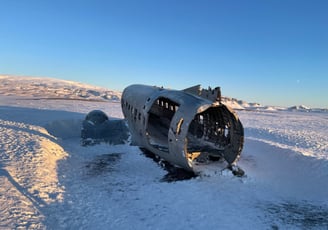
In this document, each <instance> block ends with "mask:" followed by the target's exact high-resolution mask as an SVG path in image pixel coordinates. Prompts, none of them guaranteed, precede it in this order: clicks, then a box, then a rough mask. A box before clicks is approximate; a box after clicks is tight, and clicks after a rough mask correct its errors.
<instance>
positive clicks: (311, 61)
mask: <svg viewBox="0 0 328 230" xmlns="http://www.w3.org/2000/svg"><path fill="white" fill-rule="evenodd" d="M0 3H1V13H0V31H1V36H0V74H11V75H25V76H39V77H40V76H41V77H42V76H45V77H53V78H60V79H66V80H74V81H79V82H84V83H89V84H93V85H97V86H103V87H107V88H110V89H115V90H123V89H124V87H126V86H128V85H130V84H134V83H142V84H150V85H158V86H164V87H170V88H175V89H183V88H187V87H189V86H192V85H195V84H201V85H202V86H203V87H205V88H207V87H208V86H212V87H215V86H221V88H222V94H223V95H226V96H230V97H234V98H238V99H243V100H246V101H249V102H259V103H261V104H263V105H282V106H290V105H298V104H304V105H307V106H311V107H326V108H328V13H327V12H328V1H326V0H321V1H320V0H307V1H305V0H265V1H264V0H258V1H254V0H226V1H223V0H198V1H195V0H184V1H181V0H149V1H146V0H116V1H110V0H107V1H105V0H103V1H100V0H79V1H77V0H74V1H73V0H55V1H53V0H29V1H24V0H0Z"/></svg>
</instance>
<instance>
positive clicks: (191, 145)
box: [121, 85, 244, 172]
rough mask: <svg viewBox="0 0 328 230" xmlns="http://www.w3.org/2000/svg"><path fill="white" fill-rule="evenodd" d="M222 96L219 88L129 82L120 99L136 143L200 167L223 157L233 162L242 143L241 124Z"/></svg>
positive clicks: (175, 162)
mask: <svg viewBox="0 0 328 230" xmlns="http://www.w3.org/2000/svg"><path fill="white" fill-rule="evenodd" d="M220 99H221V93H220V88H219V87H217V88H215V89H213V90H212V89H210V88H209V89H208V90H204V89H201V88H200V86H194V87H191V88H188V89H185V90H170V89H165V88H160V87H155V86H147V85H131V86H128V87H127V88H125V89H124V91H123V95H122V100H121V103H122V111H123V114H124V117H125V119H126V120H127V123H128V126H129V129H130V132H131V136H132V144H134V145H137V146H140V147H142V148H145V149H147V150H149V151H151V152H152V153H154V154H156V155H158V156H159V157H161V158H163V159H164V160H166V161H168V162H170V163H171V164H173V165H176V166H179V167H182V168H184V169H186V170H189V171H193V172H198V171H199V168H200V167H202V166H203V165H209V164H212V163H215V162H216V161H219V160H222V159H224V160H225V162H226V163H228V165H230V166H231V165H233V164H235V163H236V161H237V160H238V159H239V156H240V154H241V151H242V148H243V142H244V130H243V126H242V124H241V122H240V120H239V118H238V117H237V115H236V113H235V112H234V111H233V110H232V109H231V108H229V107H228V106H226V105H224V104H222V103H221V100H220Z"/></svg>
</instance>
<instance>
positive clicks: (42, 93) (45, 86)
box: [0, 75, 121, 101]
mask: <svg viewBox="0 0 328 230" xmlns="http://www.w3.org/2000/svg"><path fill="white" fill-rule="evenodd" d="M0 95H6V96H16V97H25V98H27V99H36V98H46V99H72V100H89V101H92V100H95V101H120V98H121V92H116V91H112V90H108V89H105V88H101V87H95V86H92V85H87V84H83V83H79V82H73V81H66V80H59V79H53V78H36V77H21V76H4V75H0Z"/></svg>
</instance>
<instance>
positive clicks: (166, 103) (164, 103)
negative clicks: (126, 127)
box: [122, 98, 179, 121]
mask: <svg viewBox="0 0 328 230" xmlns="http://www.w3.org/2000/svg"><path fill="white" fill-rule="evenodd" d="M122 105H123V107H124V108H125V110H127V111H128V112H129V113H130V115H131V117H133V119H134V120H137V119H138V120H139V121H140V120H141V117H142V116H141V112H140V111H138V109H137V108H134V107H133V106H132V105H131V104H130V103H129V102H128V101H122ZM154 106H157V107H160V108H161V109H166V110H170V111H172V112H176V111H177V110H178V108H179V106H178V105H177V104H176V103H174V102H172V101H170V100H167V99H165V98H159V99H157V100H156V104H155V105H153V106H152V107H154Z"/></svg>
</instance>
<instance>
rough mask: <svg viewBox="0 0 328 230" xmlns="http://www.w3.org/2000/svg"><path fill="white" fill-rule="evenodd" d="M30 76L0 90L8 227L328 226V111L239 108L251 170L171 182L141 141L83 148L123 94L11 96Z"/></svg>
mask: <svg viewBox="0 0 328 230" xmlns="http://www.w3.org/2000/svg"><path fill="white" fill-rule="evenodd" d="M6 79H7V82H8V78H6ZM28 80H29V79H28V78H26V77H22V78H20V79H19V78H16V79H15V81H14V82H15V84H13V83H10V82H9V83H7V84H6V87H2V89H1V90H0V184H1V186H0V229H327V228H328V200H327V196H328V189H327V188H328V135H327V134H328V131H327V127H328V113H325V112H320V113H319V112H311V111H309V112H307V113H302V112H298V111H288V110H279V109H277V110H276V109H272V108H271V107H270V108H269V107H267V109H266V108H265V107H262V108H261V107H260V108H258V109H248V110H237V113H238V115H239V117H240V119H241V121H242V123H243V125H244V128H245V145H244V149H243V152H242V155H241V158H240V161H239V162H238V165H239V166H240V167H241V168H242V169H243V170H245V172H246V176H245V177H242V178H239V177H234V176H232V175H231V173H229V171H223V172H222V173H219V174H211V175H202V176H199V177H196V178H192V179H189V180H181V181H176V182H171V183H168V182H163V181H162V180H161V179H162V178H163V177H164V176H165V175H166V174H167V172H166V171H165V170H164V169H162V168H161V167H160V166H159V165H158V164H156V163H155V162H154V161H153V160H152V159H150V158H147V157H145V156H144V155H143V154H142V152H141V151H140V150H139V148H137V147H136V146H130V145H128V144H125V145H108V144H105V143H102V144H99V145H94V146H88V147H83V146H81V144H80V129H81V122H82V120H83V119H84V118H85V116H86V114H87V113H88V112H90V111H92V110H95V109H99V110H102V111H104V112H105V113H106V114H107V115H108V116H109V117H110V118H112V119H121V118H122V112H121V108H120V103H119V102H118V101H117V100H115V99H113V100H98V99H97V97H101V96H97V97H93V100H89V98H85V99H79V100H76V98H75V97H73V96H72V94H70V93H68V94H69V95H68V96H67V95H66V96H65V94H61V98H59V99H58V98H53V95H51V96H49V95H48V94H47V93H48V91H47V90H45V88H42V87H41V88H42V90H40V89H37V90H38V92H39V94H36V93H32V92H33V90H31V89H30V88H29V87H32V86H28V87H26V88H25V90H22V91H21V92H20V94H17V95H16V94H10V92H12V88H13V87H14V85H19V84H20V83H22V82H26V81H28ZM0 81H1V78H0ZM58 82H60V84H59V83H58ZM45 83H46V84H47V87H50V88H54V87H55V86H56V87H58V90H60V87H62V88H71V89H72V88H74V89H79V87H82V88H84V90H85V92H86V91H88V90H89V89H90V88H88V87H89V86H88V87H86V86H85V85H83V86H81V85H79V84H78V83H74V82H69V83H65V84H64V83H63V81H59V80H58V81H57V80H55V79H52V80H51V81H46V80H45V82H43V84H45ZM37 84H38V81H37V80H35V82H34V86H33V87H35V85H37ZM1 85H3V84H1ZM54 85H55V86H54ZM59 85H60V86H59ZM33 89H34V91H35V90H36V88H33ZM93 90H95V91H97V90H99V91H101V90H100V89H93ZM41 91H42V93H40V92H41ZM60 91H61V92H62V91H64V90H60ZM108 91H110V90H108ZM49 92H50V91H49ZM67 92H71V91H67ZM32 94H33V95H32ZM94 94H96V95H97V93H94ZM99 95H101V94H99ZM70 97H73V99H74V100H71V98H70ZM49 98H51V99H49ZM63 98H65V99H63ZM243 104H244V105H245V103H244V102H243Z"/></svg>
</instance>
